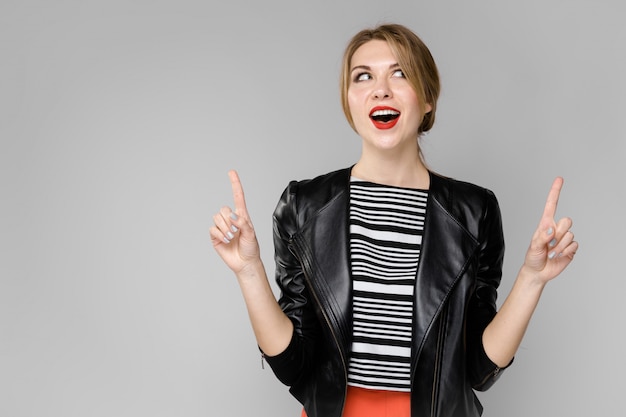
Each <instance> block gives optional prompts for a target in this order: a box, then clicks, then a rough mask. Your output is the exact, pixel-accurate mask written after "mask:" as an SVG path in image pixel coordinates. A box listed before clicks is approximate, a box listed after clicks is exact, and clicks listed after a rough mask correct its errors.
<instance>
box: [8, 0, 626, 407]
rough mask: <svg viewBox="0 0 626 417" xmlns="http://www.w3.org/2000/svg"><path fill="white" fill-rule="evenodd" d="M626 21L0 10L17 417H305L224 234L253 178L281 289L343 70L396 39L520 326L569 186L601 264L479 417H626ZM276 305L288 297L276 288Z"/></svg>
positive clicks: (587, 4) (573, 286)
mask: <svg viewBox="0 0 626 417" xmlns="http://www.w3.org/2000/svg"><path fill="white" fill-rule="evenodd" d="M625 12H626V7H625V6H624V3H623V2H621V1H619V0H616V1H609V0H597V1H591V0H589V1H582V0H578V1H558V0H555V1H544V0H527V1H496V0H491V1H460V0H459V1H440V2H432V1H431V2H425V1H419V0H412V1H370V0H359V1H356V0H351V1H343V2H342V1H332V2H330V1H328V2H323V1H317V2H302V3H301V2H296V1H277V0H266V1H259V2H256V1H248V2H237V1H231V2H226V1H224V2H206V1H188V0H183V1H166V0H160V1H159V0H156V1H147V0H143V1H119V0H114V1H111V0H108V1H98V0H94V1H85V0H82V1H56V2H47V1H43V0H32V1H11V0H2V2H1V3H0V139H1V148H0V174H1V175H0V187H1V188H0V191H1V198H2V200H1V205H0V274H1V281H0V415H1V416H6V417H22V416H24V417H38V416H46V417H50V416H54V417H56V416H58V417H74V416H75V417H85V416H90V417H91V416H93V417H100V416H102V417H104V416H107V417H109V416H110V417H126V416H150V417H161V416H163V417H165V416H177V417H179V416H183V417H196V416H235V417H238V416H247V415H254V416H272V417H274V416H280V417H283V416H284V417H294V416H298V415H299V412H300V406H299V404H297V403H296V402H295V400H293V399H292V398H291V396H290V395H289V393H288V391H287V388H286V387H284V386H282V385H281V384H280V383H279V382H278V381H277V380H276V379H275V377H274V375H273V374H272V372H271V370H269V369H267V367H266V369H262V368H261V358H260V355H259V352H258V350H257V347H256V344H255V341H254V337H253V334H252V330H251V328H250V325H249V322H248V317H247V313H246V310H245V306H244V304H243V301H242V297H241V295H240V292H239V288H238V286H237V283H236V281H235V279H234V276H233V275H232V273H231V272H230V271H229V270H227V269H226V267H225V266H223V265H222V263H221V262H220V260H219V258H218V257H217V255H216V254H215V253H214V252H213V250H212V247H211V243H210V239H209V236H208V228H209V226H210V225H211V223H212V219H211V218H212V215H213V213H215V212H216V211H217V210H219V208H220V207H221V206H222V205H227V204H229V205H230V204H232V198H231V195H230V185H229V182H228V177H227V171H228V170H229V169H233V168H234V169H237V170H238V171H239V173H240V175H241V178H242V181H243V184H244V187H245V190H246V193H247V199H248V205H249V211H250V213H251V215H252V218H253V220H254V221H255V226H256V229H257V233H258V237H259V240H260V242H261V247H262V255H263V259H264V262H265V264H266V267H267V269H268V273H269V274H270V276H271V275H272V274H273V268H274V266H273V259H272V251H273V249H272V242H271V214H272V211H273V209H274V206H275V204H276V202H277V200H278V197H279V195H280V193H281V192H282V190H283V188H284V187H285V186H286V185H287V183H288V181H289V180H291V179H303V178H310V177H313V176H315V175H318V174H321V173H324V172H327V171H330V170H334V169H338V168H342V167H346V166H348V165H350V164H352V163H354V162H355V161H356V159H357V158H358V154H359V147H360V141H359V139H358V137H357V136H356V135H355V134H354V133H353V132H352V131H351V130H350V128H349V126H348V124H347V123H346V122H345V120H344V118H343V114H342V112H341V108H340V105H339V93H338V73H339V63H340V59H341V54H342V51H343V48H344V46H345V45H346V43H347V42H348V40H349V38H350V37H351V36H352V35H353V34H354V33H355V32H356V31H358V30H360V29H362V28H364V27H366V26H372V25H375V24H378V23H384V22H398V23H402V24H405V25H407V26H409V27H410V28H412V29H413V30H414V31H415V32H416V33H417V34H418V35H419V36H421V37H422V39H423V40H424V41H425V42H426V43H427V45H429V47H430V49H431V51H432V53H433V55H434V57H435V59H436V61H437V63H438V65H439V68H440V71H441V77H442V83H443V92H442V96H441V100H440V103H439V109H438V113H437V122H436V124H435V128H434V129H433V130H432V132H430V133H429V134H428V135H426V136H425V138H424V140H423V149H424V153H425V155H426V158H427V161H428V163H429V164H430V166H431V167H432V168H433V169H434V170H436V171H438V172H441V173H444V174H446V175H449V176H452V177H456V178H460V179H463V180H466V181H471V182H474V183H478V184H480V185H483V186H485V187H488V188H490V189H492V190H493V191H494V192H495V193H496V195H497V196H498V198H499V201H500V204H501V208H502V214H503V217H504V227H505V237H506V243H507V257H506V261H505V271H504V272H505V274H504V278H503V283H502V286H501V291H500V298H499V302H501V301H502V300H503V299H504V297H505V295H506V294H507V293H508V290H509V288H510V287H511V284H512V281H513V279H514V277H515V274H516V272H517V270H518V268H519V266H520V265H521V262H522V259H523V255H524V252H525V250H526V247H527V244H528V242H529V239H530V236H531V234H532V232H533V230H534V228H535V226H536V224H537V222H538V220H539V217H540V215H541V212H542V209H543V204H544V201H545V197H546V195H547V192H548V189H549V187H550V184H551V182H552V180H553V178H554V177H555V176H557V175H561V176H563V177H564V178H565V187H564V190H563V193H562V198H561V202H560V205H559V212H558V214H559V215H560V216H565V215H567V216H571V217H572V218H573V219H574V231H575V233H576V237H577V240H579V241H580V244H581V248H580V250H579V252H578V255H577V257H576V259H575V261H574V263H573V264H572V265H571V267H570V268H569V269H568V270H567V271H566V272H565V273H564V274H563V275H561V276H560V277H559V278H558V279H557V280H555V281H554V282H552V283H551V284H550V285H549V286H548V287H547V289H546V291H545V292H544V294H543V298H542V300H541V303H540V305H539V307H538V309H537V311H536V313H535V316H534V317H533V320H532V322H531V325H530V327H529V329H528V332H527V334H526V337H525V339H524V341H523V343H522V346H521V348H520V350H519V352H518V354H517V357H516V361H515V364H514V366H513V367H512V368H510V369H509V370H507V371H506V373H505V374H504V375H503V376H502V378H501V379H500V381H499V382H498V384H496V385H495V386H494V387H493V388H492V389H491V390H490V391H488V392H486V393H480V394H479V398H480V399H481V401H482V402H483V404H484V406H485V413H484V416H486V417H496V416H507V417H522V416H523V417H526V416H533V417H542V416H546V417H547V416H588V415H594V416H609V415H618V414H620V413H623V398H622V397H623V395H624V388H626V386H625V383H624V375H625V372H626V364H625V359H624V351H626V342H625V341H624V337H623V331H624V323H623V321H624V317H625V314H626V307H625V306H626V299H625V298H624V291H625V289H626V286H625V284H624V279H623V272H622V271H623V269H624V268H623V263H624V252H625V251H624V249H625V247H624V244H623V239H624V235H625V234H626V233H625V232H626V230H625V226H624V216H623V211H624V210H623V206H624V186H623V181H624V178H625V175H624V174H625V169H624V165H623V162H624V158H625V157H626V148H625V144H624V142H625V139H626V123H625V120H626V118H624V114H625V113H626V82H625V77H624V74H626V54H625V46H626V26H625V25H624V23H623V22H624V20H623V18H624V15H625ZM272 281H273V279H272Z"/></svg>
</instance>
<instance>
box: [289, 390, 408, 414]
mask: <svg viewBox="0 0 626 417" xmlns="http://www.w3.org/2000/svg"><path fill="white" fill-rule="evenodd" d="M410 416H411V393H409V392H399V391H384V390H373V389H367V388H359V387H352V386H348V395H347V397H346V405H345V407H344V409H343V416H342V417H410ZM301 417H307V415H306V412H305V411H304V409H303V410H302V415H301Z"/></svg>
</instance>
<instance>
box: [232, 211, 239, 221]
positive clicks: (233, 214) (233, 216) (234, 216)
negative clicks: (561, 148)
mask: <svg viewBox="0 0 626 417" xmlns="http://www.w3.org/2000/svg"><path fill="white" fill-rule="evenodd" d="M230 218H231V219H233V220H237V219H238V218H239V216H237V215H236V214H235V212H234V211H231V212H230Z"/></svg>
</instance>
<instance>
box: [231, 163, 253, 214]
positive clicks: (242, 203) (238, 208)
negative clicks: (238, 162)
mask: <svg viewBox="0 0 626 417" xmlns="http://www.w3.org/2000/svg"><path fill="white" fill-rule="evenodd" d="M228 177H229V178H230V185H231V186H232V189H233V200H234V202H235V212H236V213H237V214H238V215H240V216H241V215H245V214H247V212H248V211H247V208H246V199H245V196H244V194H243V187H242V186H241V180H240V179H239V175H238V174H237V171H235V170H231V171H229V172H228Z"/></svg>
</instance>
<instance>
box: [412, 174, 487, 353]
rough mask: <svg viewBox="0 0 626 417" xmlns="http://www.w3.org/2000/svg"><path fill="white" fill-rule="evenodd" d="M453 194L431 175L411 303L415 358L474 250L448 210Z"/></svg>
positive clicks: (475, 244)
mask: <svg viewBox="0 0 626 417" xmlns="http://www.w3.org/2000/svg"><path fill="white" fill-rule="evenodd" d="M452 200H453V196H452V193H451V190H450V187H449V182H448V180H446V179H443V178H441V177H438V176H436V175H432V174H431V183H430V190H429V199H428V205H427V209H426V221H425V229H424V238H423V245H422V249H421V255H420V263H419V266H418V271H417V276H416V282H415V288H416V294H415V304H414V324H413V326H414V345H413V346H414V349H416V350H415V351H414V359H415V360H416V359H417V358H419V356H420V353H421V351H422V347H423V345H424V341H425V340H426V338H427V336H428V334H429V333H430V331H431V329H432V326H433V323H434V322H435V321H436V319H437V317H438V316H439V314H440V313H441V311H442V310H443V307H444V305H445V302H446V300H447V299H448V296H449V294H450V292H451V291H452V290H453V288H454V286H455V284H456V283H457V281H458V279H459V278H460V277H461V276H462V274H463V272H464V271H465V269H466V268H467V264H468V262H470V260H471V258H472V256H473V254H474V253H475V251H476V249H477V247H478V242H477V241H476V239H475V238H474V237H473V236H471V235H470V234H469V232H467V230H466V229H465V228H463V227H462V226H461V225H460V224H459V223H458V222H457V221H456V219H455V218H454V217H453V215H452V214H451V213H450V209H449V207H451V202H452Z"/></svg>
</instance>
